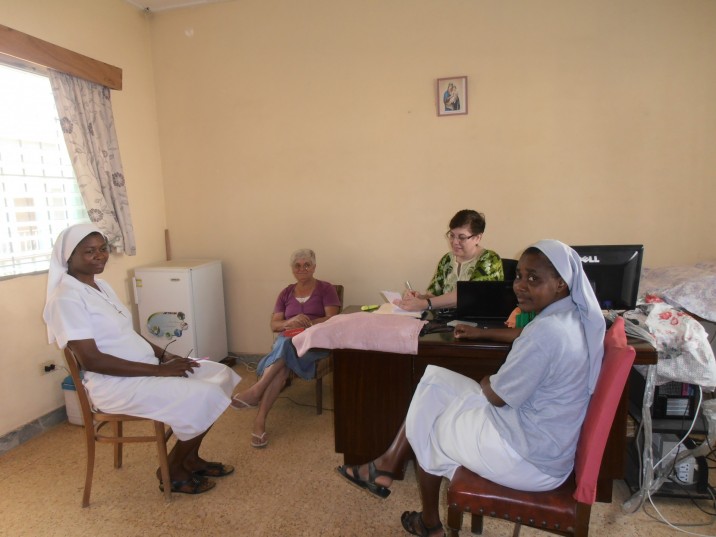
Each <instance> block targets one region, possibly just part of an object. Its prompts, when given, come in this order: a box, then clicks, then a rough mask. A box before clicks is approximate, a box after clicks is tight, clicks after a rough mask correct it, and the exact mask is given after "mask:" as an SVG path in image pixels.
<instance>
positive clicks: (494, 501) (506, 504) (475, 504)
mask: <svg viewBox="0 0 716 537" xmlns="http://www.w3.org/2000/svg"><path fill="white" fill-rule="evenodd" d="M634 356H635V352H634V349H633V348H632V347H629V346H627V343H626V334H625V333H624V320H623V319H622V318H621V317H618V318H617V320H616V321H614V324H613V325H612V327H611V328H610V329H609V331H608V332H607V335H606V337H605V339H604V359H603V361H602V369H601V372H600V374H599V380H598V381H597V386H596V389H595V391H594V394H593V395H592V399H591V401H590V403H589V408H588V410H587V416H586V418H585V420H584V424H583V425H582V431H581V434H580V438H579V442H578V444H577V454H576V459H575V464H574V472H573V473H572V475H571V476H570V478H569V479H567V481H566V482H565V483H564V484H562V485H561V486H560V487H559V488H557V489H555V490H552V491H548V492H524V491H519V490H514V489H510V488H507V487H503V486H501V485H497V484H496V483H493V482H492V481H489V480H487V479H483V478H482V477H480V476H479V475H477V474H474V473H473V472H471V471H469V470H467V469H466V468H464V467H460V468H459V469H458V470H457V472H456V473H455V475H454V476H453V479H452V481H451V482H450V485H449V486H448V491H447V501H448V523H447V528H448V531H449V535H450V536H451V537H456V536H457V535H459V531H460V528H462V515H463V512H468V513H471V514H472V532H473V533H476V534H482V524H483V516H491V517H496V518H501V519H503V520H509V521H512V522H514V523H515V530H514V533H513V536H514V537H516V536H517V535H519V532H520V527H521V525H522V524H527V525H528V526H532V527H535V528H538V529H541V530H544V531H547V532H550V533H556V534H558V535H574V536H576V537H587V535H588V533H589V516H590V512H591V508H592V504H593V503H594V501H595V499H596V492H597V478H598V475H599V467H600V466H601V462H602V456H603V455H604V447H605V446H606V443H607V437H608V436H609V430H610V429H611V426H612V422H613V421H614V415H615V413H616V409H617V406H618V404H619V400H620V398H621V394H622V392H623V390H624V386H625V384H626V380H627V377H628V375H629V370H630V369H631V366H632V364H633V363H634Z"/></svg>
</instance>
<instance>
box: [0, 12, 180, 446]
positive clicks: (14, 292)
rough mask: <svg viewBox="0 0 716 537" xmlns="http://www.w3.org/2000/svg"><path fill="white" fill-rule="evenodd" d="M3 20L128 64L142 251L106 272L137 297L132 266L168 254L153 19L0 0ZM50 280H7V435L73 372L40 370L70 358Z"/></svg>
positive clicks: (2, 328) (50, 406)
mask: <svg viewBox="0 0 716 537" xmlns="http://www.w3.org/2000/svg"><path fill="white" fill-rule="evenodd" d="M0 24H3V25H5V26H9V27H10V28H14V29H16V30H19V31H22V32H25V33H27V34H30V35H33V36H35V37H38V38H40V39H44V40H46V41H49V42H51V43H54V44H56V45H60V46H62V47H65V48H68V49H71V50H74V51H75V52H79V53H81V54H85V55H87V56H90V57H92V58H95V59H97V60H101V61H104V62H106V63H109V64H112V65H116V66H118V67H120V68H122V69H123V80H124V82H123V83H124V89H123V90H122V91H115V92H113V93H112V104H113V109H114V114H115V120H116V128H117V135H118V137H119V141H120V149H121V152H122V161H123V164H124V172H125V176H126V180H127V189H128V192H129V199H130V203H131V206H132V217H133V220H134V224H135V230H136V236H137V251H138V254H137V255H136V256H134V257H129V256H117V255H113V256H112V259H111V260H110V263H109V265H108V268H107V270H106V271H105V274H104V278H105V279H107V280H108V281H109V282H110V283H111V285H112V286H113V287H114V289H115V290H116V291H117V292H118V294H119V295H120V297H122V298H123V299H124V300H125V302H126V303H127V304H130V303H131V295H130V294H129V293H130V291H129V283H128V282H129V274H130V272H131V269H132V268H134V267H135V266H137V265H141V264H146V263H151V262H154V261H158V260H161V259H164V256H165V253H164V229H165V227H166V224H165V209H164V187H163V184H162V176H161V160H160V157H159V138H158V130H157V111H156V104H155V103H156V97H155V91H154V78H153V76H154V75H153V70H152V64H151V51H150V46H151V44H150V23H149V20H148V19H147V18H146V17H145V16H144V15H143V14H141V13H140V12H139V11H137V10H136V9H135V8H133V7H132V6H130V5H129V4H126V3H125V2H122V1H120V0H63V1H62V2H59V1H57V0H33V1H32V2H28V1H26V0H0ZM46 282H47V276H46V274H40V275H35V276H24V277H19V278H14V279H10V280H5V281H0V294H1V296H2V300H1V301H0V335H1V337H0V339H1V340H2V342H3V344H4V349H3V352H2V353H0V369H2V371H3V374H2V376H0V408H3V409H4V410H3V412H1V413H0V436H2V435H4V434H6V433H8V432H10V431H12V430H14V429H16V428H17V427H19V426H22V425H24V424H26V423H28V422H30V421H32V420H34V419H36V418H38V417H40V416H43V415H44V414H46V413H48V412H50V411H52V410H54V409H56V408H58V407H59V406H62V405H64V397H63V394H62V390H61V388H60V383H61V381H62V379H63V377H64V376H65V375H66V373H64V372H63V371H60V372H57V373H51V374H48V375H42V374H41V373H40V364H41V363H42V362H44V361H45V360H50V359H52V360H55V361H56V362H57V363H58V364H64V358H63V356H62V354H61V353H60V351H59V350H58V349H57V347H56V346H54V345H52V346H51V345H48V344H47V336H46V331H45V325H44V323H43V322H42V308H43V305H44V300H45V298H44V297H45V286H46ZM9 409H12V410H11V411H9Z"/></svg>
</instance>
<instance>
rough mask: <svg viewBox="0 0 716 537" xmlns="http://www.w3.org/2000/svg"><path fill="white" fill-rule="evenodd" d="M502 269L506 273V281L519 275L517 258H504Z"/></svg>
mask: <svg viewBox="0 0 716 537" xmlns="http://www.w3.org/2000/svg"><path fill="white" fill-rule="evenodd" d="M502 271H503V272H504V273H505V281H506V282H510V281H512V280H514V279H515V276H516V275H517V259H505V258H503V259H502Z"/></svg>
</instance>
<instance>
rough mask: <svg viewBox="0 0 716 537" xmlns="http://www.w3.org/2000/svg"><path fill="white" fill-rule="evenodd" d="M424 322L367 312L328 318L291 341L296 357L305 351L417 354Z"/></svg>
mask: <svg viewBox="0 0 716 537" xmlns="http://www.w3.org/2000/svg"><path fill="white" fill-rule="evenodd" d="M426 322H427V321H420V320H418V319H414V318H412V317H405V316H402V315H375V314H373V313H367V312H357V313H347V314H342V315H336V316H334V317H331V318H330V319H328V320H327V321H325V322H323V323H319V324H317V325H314V326H312V327H310V328H308V329H306V330H304V331H303V332H301V333H300V334H298V335H297V336H294V337H293V345H294V347H296V352H297V353H298V355H299V356H303V355H304V354H306V352H308V350H309V349H360V350H366V351H383V352H395V353H399V354H418V338H419V336H420V330H421V329H422V328H423V325H425V323H426Z"/></svg>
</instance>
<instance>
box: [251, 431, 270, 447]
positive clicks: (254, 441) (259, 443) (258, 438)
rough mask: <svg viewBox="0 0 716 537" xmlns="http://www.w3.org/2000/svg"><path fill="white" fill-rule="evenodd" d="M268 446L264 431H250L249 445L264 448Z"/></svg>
mask: <svg viewBox="0 0 716 537" xmlns="http://www.w3.org/2000/svg"><path fill="white" fill-rule="evenodd" d="M266 446H268V438H266V432H263V433H261V434H254V433H251V447H255V448H264V447H266Z"/></svg>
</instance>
